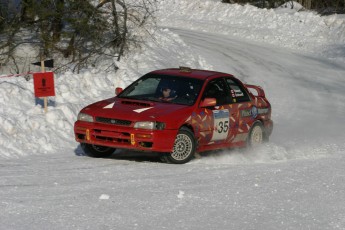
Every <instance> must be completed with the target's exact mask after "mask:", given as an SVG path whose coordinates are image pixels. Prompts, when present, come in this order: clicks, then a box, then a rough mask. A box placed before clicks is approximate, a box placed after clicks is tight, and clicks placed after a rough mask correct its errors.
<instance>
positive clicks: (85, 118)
mask: <svg viewBox="0 0 345 230" xmlns="http://www.w3.org/2000/svg"><path fill="white" fill-rule="evenodd" d="M78 121H87V122H93V117H92V116H90V115H89V114H86V113H79V114H78Z"/></svg>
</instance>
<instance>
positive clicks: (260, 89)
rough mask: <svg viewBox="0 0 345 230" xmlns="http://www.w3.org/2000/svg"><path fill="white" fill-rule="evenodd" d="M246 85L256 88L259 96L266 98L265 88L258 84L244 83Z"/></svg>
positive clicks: (249, 87)
mask: <svg viewBox="0 0 345 230" xmlns="http://www.w3.org/2000/svg"><path fill="white" fill-rule="evenodd" d="M244 86H245V87H247V88H248V89H254V90H255V91H256V92H257V94H258V95H257V96H258V97H264V98H266V95H265V92H264V90H263V89H262V88H261V87H260V86H257V85H247V84H244ZM250 93H251V92H250Z"/></svg>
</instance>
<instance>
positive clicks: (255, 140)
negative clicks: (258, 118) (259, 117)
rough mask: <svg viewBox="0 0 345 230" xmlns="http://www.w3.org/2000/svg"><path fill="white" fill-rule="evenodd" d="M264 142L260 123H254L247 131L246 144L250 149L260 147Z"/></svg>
mask: <svg viewBox="0 0 345 230" xmlns="http://www.w3.org/2000/svg"><path fill="white" fill-rule="evenodd" d="M264 140H265V135H264V129H263V126H262V124H261V122H256V123H254V125H253V126H252V128H251V129H250V131H249V135H248V139H247V144H248V146H250V147H255V146H259V145H261V144H262V143H263V142H264Z"/></svg>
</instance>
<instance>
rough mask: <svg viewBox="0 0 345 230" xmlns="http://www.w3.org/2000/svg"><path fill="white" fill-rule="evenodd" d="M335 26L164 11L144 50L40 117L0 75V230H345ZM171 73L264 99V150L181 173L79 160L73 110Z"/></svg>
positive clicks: (81, 77)
mask: <svg viewBox="0 0 345 230" xmlns="http://www.w3.org/2000/svg"><path fill="white" fill-rule="evenodd" d="M344 19H345V17H343V16H342V15H333V16H327V17H321V16H319V15H317V14H315V13H313V12H307V11H298V12H297V10H296V9H292V10H289V9H288V8H284V9H279V8H277V9H275V10H267V9H258V8H256V7H253V6H249V5H244V6H241V5H236V4H222V3H220V0H219V1H216V0H213V1H206V0H193V1H190V0H165V1H159V11H158V12H157V20H158V27H157V28H156V32H155V33H154V36H153V37H150V36H149V37H147V42H146V43H145V44H144V46H143V47H142V48H141V49H138V48H134V47H133V49H132V50H131V52H130V53H129V54H128V55H127V56H126V57H124V58H123V59H122V60H121V61H120V62H117V63H116V64H117V65H118V66H119V68H120V69H119V70H118V71H117V72H116V73H114V72H109V71H104V70H102V69H101V68H94V69H85V70H83V71H82V72H81V73H80V74H75V73H71V72H67V73H64V74H56V75H55V92H56V96H55V97H49V103H48V105H49V106H48V112H47V113H46V114H45V113H44V110H43V108H42V105H43V100H42V99H40V98H35V97H34V93H33V81H32V79H31V80H29V81H27V80H25V78H24V77H6V76H7V75H10V73H7V72H1V71H2V70H1V69H0V76H2V77H1V78H0V146H1V148H0V188H1V189H0V209H1V210H2V212H1V213H0V229H46V228H49V229H345V215H344V213H345V208H344V207H345V205H344V204H345V183H344V181H345V173H344V168H345V156H344V154H345V141H344V140H345V132H344V129H345V125H344V121H345V118H344V114H345V58H344V57H345V22H344V21H345V20H344ZM178 66H190V67H193V68H200V69H211V70H217V71H223V72H228V73H232V74H234V75H235V76H237V77H238V78H239V79H241V80H242V81H244V82H245V83H251V84H257V85H260V86H262V87H263V88H264V90H265V92H266V95H267V97H268V99H269V100H270V102H271V104H272V109H273V112H272V119H273V121H274V124H275V126H274V131H273V134H272V136H271V139H270V142H269V143H267V144H265V145H264V146H262V147H260V148H257V149H255V150H246V151H238V150H226V151H225V150H224V151H217V152H211V153H206V154H202V157H201V158H197V159H194V160H193V161H191V162H190V163H188V164H186V165H182V166H180V165H178V166H177V165H168V164H163V163H160V162H159V161H158V160H157V159H155V158H151V157H148V156H142V155H140V154H136V153H133V152H130V151H122V150H118V151H117V152H116V153H115V154H114V156H113V157H112V158H111V159H93V158H89V157H86V156H85V155H84V154H83V152H82V150H81V148H80V146H79V144H78V143H77V142H75V140H74V134H73V123H74V122H75V120H76V117H77V114H78V112H79V110H80V109H81V108H83V107H84V106H86V105H88V104H90V103H93V102H95V101H98V100H101V99H105V98H109V97H112V96H113V95H114V89H115V87H117V86H120V87H125V86H127V85H128V84H130V83H131V82H132V81H134V80H136V79H137V78H138V77H140V76H141V75H143V74H145V73H147V72H149V71H152V70H155V69H160V68H170V67H178ZM37 72H39V68H38V67H37Z"/></svg>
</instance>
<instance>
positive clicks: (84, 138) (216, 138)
mask: <svg viewBox="0 0 345 230" xmlns="http://www.w3.org/2000/svg"><path fill="white" fill-rule="evenodd" d="M116 95H117V96H115V97H112V98H109V99H106V100H103V101H99V102H96V103H94V104H91V105H89V106H87V107H85V108H83V109H82V110H81V111H80V113H79V114H78V120H77V121H76V122H75V124H74V132H75V139H76V141H77V142H80V143H81V146H82V148H83V150H84V151H85V152H86V153H87V154H88V155H89V156H93V157H106V156H110V155H111V154H112V153H113V152H114V151H115V149H116V148H121V149H133V150H139V151H149V152H157V153H159V154H160V155H161V158H162V160H164V161H165V162H169V163H177V164H180V163H186V162H188V161H190V160H191V159H192V158H193V156H194V154H195V152H202V151H207V150H214V149H221V148H230V147H244V146H255V145H258V144H261V143H262V142H263V141H267V140H268V139H269V136H270V135H271V133H272V129H273V122H272V120H271V105H270V103H269V102H268V100H267V99H266V97H265V93H264V91H263V89H262V88H261V87H259V86H254V85H247V84H243V83H242V82H241V81H239V80H238V79H237V78H235V77H234V76H233V75H231V74H226V73H220V72H215V71H206V70H197V69H190V68H186V67H180V68H175V69H164V70H156V71H153V72H150V73H148V74H146V75H144V76H142V77H141V78H139V79H138V80H136V81H135V82H133V83H132V84H131V85H129V86H128V87H127V88H125V89H124V90H123V89H122V88H116Z"/></svg>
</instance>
